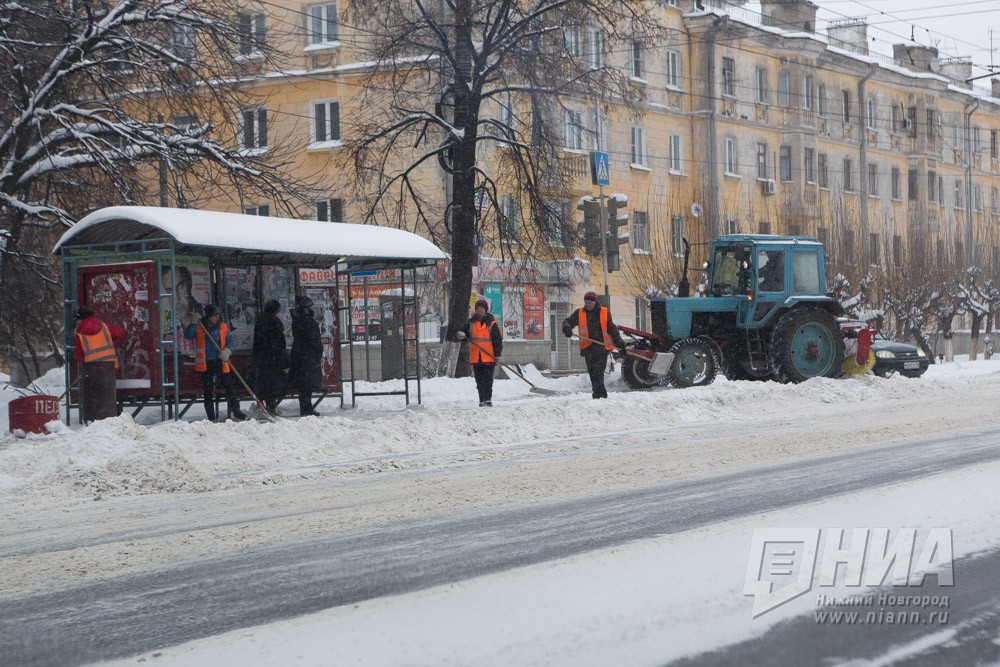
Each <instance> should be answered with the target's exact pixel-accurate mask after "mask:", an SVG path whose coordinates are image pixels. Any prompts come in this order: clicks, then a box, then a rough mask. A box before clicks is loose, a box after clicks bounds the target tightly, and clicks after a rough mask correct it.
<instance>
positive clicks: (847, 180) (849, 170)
mask: <svg viewBox="0 0 1000 667" xmlns="http://www.w3.org/2000/svg"><path fill="white" fill-rule="evenodd" d="M844 190H845V191H846V192H854V163H853V162H852V161H851V159H850V158H844Z"/></svg>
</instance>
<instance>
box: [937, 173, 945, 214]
mask: <svg viewBox="0 0 1000 667" xmlns="http://www.w3.org/2000/svg"><path fill="white" fill-rule="evenodd" d="M937 191H938V203H939V204H941V208H944V206H945V203H944V176H938V189H937Z"/></svg>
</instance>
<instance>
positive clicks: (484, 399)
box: [456, 299, 503, 408]
mask: <svg viewBox="0 0 1000 667" xmlns="http://www.w3.org/2000/svg"><path fill="white" fill-rule="evenodd" d="M489 310H490V304H489V303H488V302H487V301H486V299H479V300H477V301H476V314H475V315H473V316H472V317H470V318H469V321H468V322H466V323H465V324H464V325H463V326H462V328H461V329H459V330H458V332H457V333H456V336H457V337H458V338H459V340H461V339H462V338H466V337H468V339H469V363H470V364H471V365H472V374H473V375H474V376H475V377H476V389H477V390H478V391H479V407H481V408H482V407H491V406H492V405H493V375H494V373H495V371H496V365H497V358H498V357H499V356H500V355H501V354H503V334H502V333H501V332H500V327H499V326H498V325H497V322H496V320H495V319H493V315H492V314H490V312H489Z"/></svg>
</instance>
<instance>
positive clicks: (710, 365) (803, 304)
mask: <svg viewBox="0 0 1000 667" xmlns="http://www.w3.org/2000/svg"><path fill="white" fill-rule="evenodd" d="M689 255H690V246H688V245H687V241H685V257H684V276H683V278H682V280H681V283H680V288H679V296H677V297H670V298H656V299H653V300H652V302H651V303H650V312H651V316H652V328H653V331H652V332H645V331H640V330H638V329H633V328H631V327H624V326H623V327H619V329H620V330H621V331H622V333H623V334H627V335H628V336H629V337H630V338H631V341H630V343H629V345H628V347H629V348H630V349H631V350H633V351H634V352H636V353H638V354H639V355H642V356H645V357H647V358H648V359H649V360H650V361H649V362H646V361H643V360H642V359H638V358H636V357H634V356H631V355H630V356H627V357H626V358H625V361H624V364H623V367H622V375H623V378H624V379H625V381H626V382H627V383H628V384H629V386H631V387H633V388H636V389H643V388H648V387H652V386H657V385H664V384H670V385H673V386H675V387H692V386H700V385H706V384H710V383H711V382H712V381H713V380H714V379H715V377H716V375H717V374H718V372H719V370H722V371H723V372H724V373H725V375H726V377H728V378H729V379H730V380H777V381H778V382H802V381H803V380H807V379H809V378H811V377H818V376H825V377H836V376H839V375H841V374H842V366H843V363H844V350H845V346H844V334H843V332H842V331H841V328H840V325H839V324H838V321H837V317H838V316H841V315H843V314H844V309H843V307H842V306H841V305H840V303H839V302H838V301H837V300H836V299H835V298H833V296H831V295H829V294H827V292H826V276H825V273H824V270H825V265H826V262H825V256H824V253H823V244H821V243H819V242H818V241H817V240H816V239H815V238H813V237H808V236H770V235H752V234H730V235H727V236H721V237H719V238H718V239H716V240H715V241H713V242H712V244H711V248H710V252H709V256H708V260H707V261H706V262H705V265H704V269H705V271H706V273H707V281H706V282H705V284H704V286H703V294H704V295H703V296H694V297H691V296H688V295H687V293H688V291H689V290H688V287H687V284H688V283H687V264H688V257H689ZM659 352H670V353H672V354H673V360H672V362H671V364H670V367H669V368H670V371H669V373H667V374H666V375H655V374H653V373H652V372H651V370H650V366H651V362H652V360H653V359H654V357H655V354H656V353H659ZM866 354H867V351H866Z"/></svg>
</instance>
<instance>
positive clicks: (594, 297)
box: [583, 292, 597, 302]
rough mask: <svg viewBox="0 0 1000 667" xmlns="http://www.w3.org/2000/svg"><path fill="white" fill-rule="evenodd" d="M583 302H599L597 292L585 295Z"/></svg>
mask: <svg viewBox="0 0 1000 667" xmlns="http://www.w3.org/2000/svg"><path fill="white" fill-rule="evenodd" d="M583 300H584V301H594V302H596V301H597V293H596V292H587V293H586V294H584V295H583Z"/></svg>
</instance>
